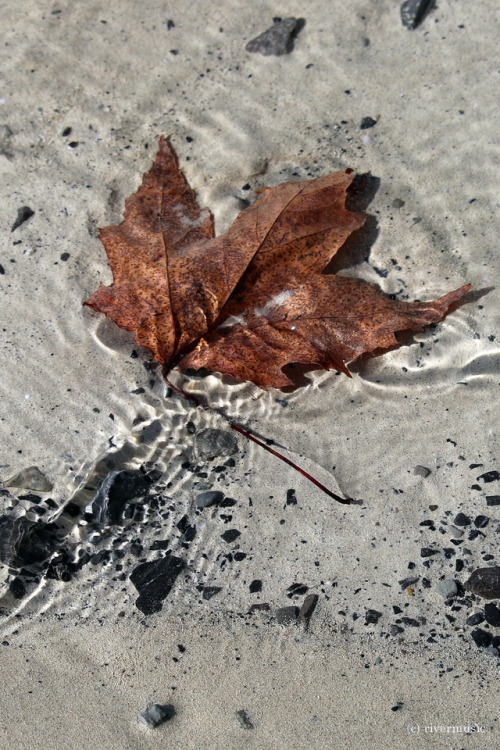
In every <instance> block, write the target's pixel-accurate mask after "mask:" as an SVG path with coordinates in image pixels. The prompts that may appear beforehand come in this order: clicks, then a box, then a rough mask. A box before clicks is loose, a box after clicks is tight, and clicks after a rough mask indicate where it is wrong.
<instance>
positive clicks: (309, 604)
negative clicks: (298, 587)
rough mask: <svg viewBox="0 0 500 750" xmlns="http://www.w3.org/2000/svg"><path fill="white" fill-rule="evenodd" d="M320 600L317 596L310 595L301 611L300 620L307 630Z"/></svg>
mask: <svg viewBox="0 0 500 750" xmlns="http://www.w3.org/2000/svg"><path fill="white" fill-rule="evenodd" d="M318 599H319V597H318V595H317V594H308V595H307V596H306V598H305V599H304V602H303V604H302V607H301V608H300V610H299V619H300V620H302V622H303V623H304V625H305V627H306V628H308V627H309V622H310V620H311V617H312V614H313V612H314V610H315V609H316V605H317V603H318Z"/></svg>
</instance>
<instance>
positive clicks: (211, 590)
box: [202, 586, 222, 599]
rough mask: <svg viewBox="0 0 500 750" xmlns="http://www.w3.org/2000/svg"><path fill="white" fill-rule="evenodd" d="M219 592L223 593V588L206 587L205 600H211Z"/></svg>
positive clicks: (204, 590) (204, 589)
mask: <svg viewBox="0 0 500 750" xmlns="http://www.w3.org/2000/svg"><path fill="white" fill-rule="evenodd" d="M219 591H222V588H221V587H220V586H204V587H203V594H202V597H203V599H211V598H212V597H213V596H215V595H216V594H218V593H219Z"/></svg>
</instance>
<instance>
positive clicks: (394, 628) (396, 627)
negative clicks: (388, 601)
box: [389, 625, 405, 635]
mask: <svg viewBox="0 0 500 750" xmlns="http://www.w3.org/2000/svg"><path fill="white" fill-rule="evenodd" d="M404 632H405V629H404V628H402V627H401V626H400V625H391V626H390V627H389V633H390V634H391V635H399V634H400V633H404Z"/></svg>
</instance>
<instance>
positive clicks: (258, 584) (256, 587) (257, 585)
mask: <svg viewBox="0 0 500 750" xmlns="http://www.w3.org/2000/svg"><path fill="white" fill-rule="evenodd" d="M249 589H250V593H251V594H258V593H259V592H260V591H262V581H260V580H259V579H258V578H255V579H254V580H253V581H252V583H251V584H250V586H249Z"/></svg>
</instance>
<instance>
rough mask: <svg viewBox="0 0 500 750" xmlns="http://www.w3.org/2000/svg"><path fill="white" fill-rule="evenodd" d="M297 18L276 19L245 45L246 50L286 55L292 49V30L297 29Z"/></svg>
mask: <svg viewBox="0 0 500 750" xmlns="http://www.w3.org/2000/svg"><path fill="white" fill-rule="evenodd" d="M297 24H298V19H297V18H284V19H283V20H279V21H276V22H275V23H274V25H273V26H271V28H270V29H267V31H264V32H262V34H259V36H256V37H255V39H251V40H250V41H249V42H248V44H247V45H246V47H245V49H246V51H247V52H259V53H260V54H261V55H266V57H267V56H269V55H277V56H279V55H287V54H289V53H290V52H291V51H292V49H293V37H294V32H296V30H297Z"/></svg>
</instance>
